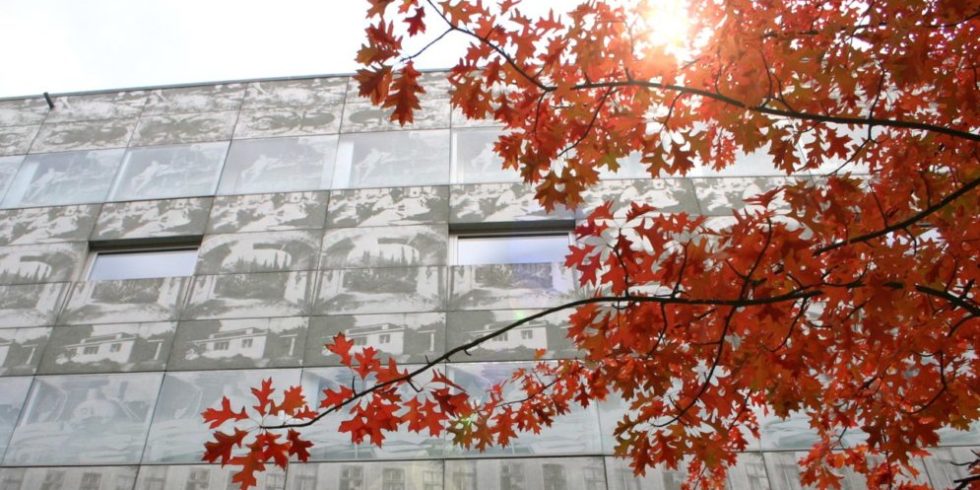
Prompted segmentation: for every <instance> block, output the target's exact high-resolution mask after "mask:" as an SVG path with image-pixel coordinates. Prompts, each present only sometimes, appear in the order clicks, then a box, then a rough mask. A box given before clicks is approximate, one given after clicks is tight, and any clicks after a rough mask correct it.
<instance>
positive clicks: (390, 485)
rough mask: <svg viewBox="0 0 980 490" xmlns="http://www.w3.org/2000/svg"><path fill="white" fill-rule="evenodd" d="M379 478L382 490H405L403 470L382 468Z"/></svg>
mask: <svg viewBox="0 0 980 490" xmlns="http://www.w3.org/2000/svg"><path fill="white" fill-rule="evenodd" d="M381 478H382V481H381V489H382V490H405V470H403V469H401V468H384V470H383V471H382V476H381Z"/></svg>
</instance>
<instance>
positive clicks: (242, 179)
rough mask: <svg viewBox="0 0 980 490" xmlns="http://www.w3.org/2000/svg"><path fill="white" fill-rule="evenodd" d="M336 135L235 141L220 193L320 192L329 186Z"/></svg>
mask: <svg viewBox="0 0 980 490" xmlns="http://www.w3.org/2000/svg"><path fill="white" fill-rule="evenodd" d="M336 155H337V136H335V135H332V136H310V137H299V138H274V139H255V140H238V141H235V142H234V143H232V144H231V149H230V150H229V151H228V161H227V162H226V163H225V170H224V172H223V173H222V175H221V184H220V185H219V186H218V193H219V194H249V193H260V192H288V191H300V190H313V189H323V188H327V187H329V186H330V179H331V178H332V177H333V164H334V159H335V158H336Z"/></svg>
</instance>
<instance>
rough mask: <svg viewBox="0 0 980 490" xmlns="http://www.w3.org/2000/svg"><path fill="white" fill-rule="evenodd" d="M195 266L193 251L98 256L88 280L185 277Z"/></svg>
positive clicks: (105, 254) (194, 253) (194, 252)
mask: <svg viewBox="0 0 980 490" xmlns="http://www.w3.org/2000/svg"><path fill="white" fill-rule="evenodd" d="M196 263H197V249H191V250H155V251H151V252H121V253H99V254H98V255H96V256H95V263H94V264H92V272H91V273H89V277H88V278H89V280H90V281H106V280H112V279H145V278H150V277H174V276H189V275H192V274H193V273H194V265H195V264H196Z"/></svg>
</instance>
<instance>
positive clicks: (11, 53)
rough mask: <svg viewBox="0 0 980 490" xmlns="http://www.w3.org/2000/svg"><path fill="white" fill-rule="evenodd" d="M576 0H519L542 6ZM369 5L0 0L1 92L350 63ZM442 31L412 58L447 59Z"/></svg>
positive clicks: (280, 73)
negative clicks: (436, 43)
mask: <svg viewBox="0 0 980 490" xmlns="http://www.w3.org/2000/svg"><path fill="white" fill-rule="evenodd" d="M574 3H577V2H574V1H570V0H562V1H551V0H548V1H543V0H525V2H523V5H524V8H525V10H527V11H528V12H529V13H532V12H533V13H538V11H541V10H544V9H545V8H548V7H561V6H566V7H567V5H569V4H574ZM366 6H367V2H366V1H364V0H277V1H275V2H270V1H254V0H0V46H3V48H2V51H0V52H2V53H3V56H2V58H3V61H2V66H3V71H2V74H0V97H13V96H22V95H38V94H41V93H43V92H50V93H52V94H57V93H64V92H76V91H86V90H103V89H115V88H128V87H145V86H156V85H170V84H187V83H197V82H209V81H222V80H238V79H250V78H269V77H290V76H303V75H319V74H332V73H350V72H353V71H354V70H355V69H356V68H357V65H356V64H355V63H354V61H353V58H354V54H355V52H356V51H357V48H358V46H359V45H360V44H361V42H362V40H363V37H364V33H363V28H364V26H365V25H366V22H367V21H366V20H365V19H364V15H365V14H364V12H365V9H366ZM439 22H441V21H440V20H438V19H437V18H430V19H427V24H428V25H429V30H428V31H427V33H426V34H427V35H431V36H435V35H437V34H438V33H439V32H441V30H440V29H439V27H440V26H439ZM446 41H448V42H443V43H440V45H439V46H437V47H436V49H434V50H431V51H430V52H427V53H426V55H424V56H423V57H420V58H419V59H418V60H417V66H419V67H421V68H446V67H449V66H450V65H452V64H453V62H454V61H455V60H456V58H457V57H458V55H459V54H460V53H461V52H462V50H461V49H459V45H460V42H453V39H451V38H449V37H447V39H446ZM457 41H459V40H458V39H457ZM423 44H424V42H413V43H411V46H421V45H423Z"/></svg>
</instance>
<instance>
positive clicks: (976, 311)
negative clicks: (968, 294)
mask: <svg viewBox="0 0 980 490" xmlns="http://www.w3.org/2000/svg"><path fill="white" fill-rule="evenodd" d="M915 290H916V291H918V292H920V293H922V294H928V295H929V296H934V297H936V298H940V299H944V300H946V301H948V302H950V303H952V304H953V305H955V306H958V307H960V308H963V309H964V310H966V311H969V312H970V314H971V315H973V316H980V306H977V304H976V303H974V302H972V301H970V300H969V299H967V298H965V297H961V296H956V295H954V294H952V293H950V292H949V291H940V290H938V289H933V288H930V287H929V286H923V285H922V284H916V285H915Z"/></svg>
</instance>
